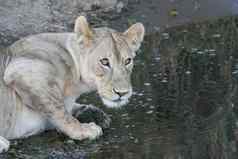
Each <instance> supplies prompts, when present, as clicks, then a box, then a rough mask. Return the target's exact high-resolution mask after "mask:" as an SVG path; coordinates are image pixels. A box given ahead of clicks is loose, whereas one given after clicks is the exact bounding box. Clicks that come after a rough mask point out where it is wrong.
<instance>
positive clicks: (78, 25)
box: [74, 16, 93, 45]
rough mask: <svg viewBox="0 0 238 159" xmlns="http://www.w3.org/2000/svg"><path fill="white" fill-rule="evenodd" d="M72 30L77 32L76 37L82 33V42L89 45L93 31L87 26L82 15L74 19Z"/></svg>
mask: <svg viewBox="0 0 238 159" xmlns="http://www.w3.org/2000/svg"><path fill="white" fill-rule="evenodd" d="M74 32H75V33H76V34H77V38H78V40H79V38H80V37H81V35H82V38H83V42H84V44H85V45H89V44H90V42H91V40H92V38H93V32H92V30H91V29H90V27H89V24H88V22H87V19H86V18H85V17H84V16H79V17H78V18H77V19H76V21H75V26H74Z"/></svg>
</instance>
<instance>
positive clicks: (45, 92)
mask: <svg viewBox="0 0 238 159" xmlns="http://www.w3.org/2000/svg"><path fill="white" fill-rule="evenodd" d="M144 32H145V31H144V26H143V25H142V24H141V23H136V24H134V25H132V26H131V27H130V28H129V29H128V30H127V31H125V32H123V33H120V32H117V31H115V30H113V29H110V28H106V27H103V28H93V29H91V28H90V27H89V25H88V23H87V20H86V18H85V17H83V16H80V17H78V18H77V19H76V21H75V27H74V32H73V33H43V34H38V35H33V36H28V37H25V38H23V39H21V40H19V41H17V42H15V43H14V44H13V45H12V46H10V47H9V48H8V49H7V52H6V53H2V54H1V55H0V74H1V77H2V78H1V80H0V87H1V88H0V91H1V92H0V101H1V104H0V152H3V151H7V150H8V148H9V141H8V139H16V138H24V137H28V136H30V135H34V134H37V133H40V132H42V131H44V130H47V129H57V130H58V131H60V132H62V133H64V134H65V135H67V136H69V137H70V138H72V139H76V140H82V139H87V138H88V139H95V138H97V137H99V136H100V135H102V128H101V127H100V126H98V125H96V124H95V123H94V122H91V123H80V122H79V120H77V119H76V118H75V117H73V115H72V114H74V111H76V110H80V111H81V110H82V111H83V110H84V109H87V108H88V107H92V106H83V105H80V104H77V103H76V102H75V101H76V99H77V98H78V97H79V96H80V95H81V94H82V93H86V92H91V91H97V92H98V94H99V96H100V97H101V99H102V101H103V103H104V104H105V105H106V106H108V107H111V108H117V107H120V106H122V105H125V104H126V103H128V99H129V98H130V97H131V95H132V86H131V82H130V76H131V72H132V68H133V59H134V57H135V55H136V53H135V52H136V51H137V50H138V49H139V47H140V45H141V42H142V41H143V37H144Z"/></svg>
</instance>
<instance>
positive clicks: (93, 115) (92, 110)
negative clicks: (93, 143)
mask: <svg viewBox="0 0 238 159" xmlns="http://www.w3.org/2000/svg"><path fill="white" fill-rule="evenodd" d="M73 116H74V117H75V118H77V119H78V120H79V121H80V122H81V123H90V122H95V123H96V124H97V125H100V126H101V127H102V128H103V129H107V128H109V126H110V124H111V118H110V117H109V116H108V115H107V114H106V113H105V112H104V111H103V110H101V109H99V108H97V107H95V106H92V105H81V106H80V107H78V108H76V109H75V110H74V111H73Z"/></svg>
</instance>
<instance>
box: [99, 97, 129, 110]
mask: <svg viewBox="0 0 238 159" xmlns="http://www.w3.org/2000/svg"><path fill="white" fill-rule="evenodd" d="M102 101H103V103H104V104H105V105H106V106H107V107H108V108H121V107H122V106H124V105H126V104H127V103H128V102H129V100H128V99H124V100H119V101H111V100H108V99H105V98H102Z"/></svg>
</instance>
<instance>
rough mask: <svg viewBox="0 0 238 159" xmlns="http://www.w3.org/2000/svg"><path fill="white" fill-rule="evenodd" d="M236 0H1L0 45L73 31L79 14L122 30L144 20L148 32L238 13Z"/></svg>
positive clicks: (92, 21)
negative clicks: (33, 35) (38, 34)
mask: <svg viewBox="0 0 238 159" xmlns="http://www.w3.org/2000/svg"><path fill="white" fill-rule="evenodd" d="M237 8H238V2H237V0H226V1H224V0H207V1H202V0H60V1H59V0H11V1H8V0H0V44H2V45H8V44H11V43H12V42H13V41H15V40H17V39H19V38H20V37H23V36H26V35H30V34H36V33H41V32H65V31H72V28H73V24H74V20H75V18H76V17H77V16H78V15H82V14H83V15H86V16H87V17H88V18H89V21H90V23H91V24H92V25H94V26H112V27H113V28H116V29H119V30H123V29H126V28H127V27H128V25H130V24H132V23H134V22H136V21H141V22H143V23H144V24H145V26H146V30H147V33H148V32H153V31H158V30H161V28H164V27H170V26H174V25H179V24H184V23H188V22H191V21H194V20H203V19H207V18H214V17H221V16H226V15H231V14H237V13H238V9H237Z"/></svg>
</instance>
